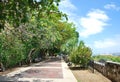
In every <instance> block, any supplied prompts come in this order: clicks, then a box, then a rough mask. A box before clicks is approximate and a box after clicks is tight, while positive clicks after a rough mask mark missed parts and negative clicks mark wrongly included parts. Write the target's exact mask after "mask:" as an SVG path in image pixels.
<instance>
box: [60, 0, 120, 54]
mask: <svg viewBox="0 0 120 82" xmlns="http://www.w3.org/2000/svg"><path fill="white" fill-rule="evenodd" d="M59 9H60V10H61V11H62V12H64V13H66V14H67V15H68V18H69V22H73V23H74V24H75V25H76V30H77V31H78V32H79V40H83V41H84V42H85V44H86V45H87V46H89V47H90V48H91V49H92V51H93V54H95V55H96V54H103V53H104V54H109V53H116V52H120V21H119V20H120V0H61V2H60V5H59Z"/></svg>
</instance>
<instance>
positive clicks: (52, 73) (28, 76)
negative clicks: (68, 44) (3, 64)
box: [0, 58, 77, 82]
mask: <svg viewBox="0 0 120 82" xmlns="http://www.w3.org/2000/svg"><path fill="white" fill-rule="evenodd" d="M6 81H7V82H8V81H10V82H77V80H76V79H75V77H74V75H73V74H72V72H71V71H70V70H69V68H68V66H67V64H66V63H65V62H64V61H63V60H60V59H58V58H52V59H49V60H47V61H44V62H39V63H36V64H34V65H32V66H30V67H25V68H20V69H19V70H17V71H14V72H11V73H9V74H7V75H4V76H1V77H0V82H6Z"/></svg>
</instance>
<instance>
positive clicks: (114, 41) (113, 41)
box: [91, 35, 120, 53]
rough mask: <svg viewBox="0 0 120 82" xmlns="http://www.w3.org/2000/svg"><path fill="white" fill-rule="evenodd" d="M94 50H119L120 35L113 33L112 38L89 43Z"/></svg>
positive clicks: (99, 51) (108, 51)
mask: <svg viewBox="0 0 120 82" xmlns="http://www.w3.org/2000/svg"><path fill="white" fill-rule="evenodd" d="M91 46H92V48H93V51H94V52H97V53H114V52H120V35H115V36H113V37H112V38H106V39H103V40H98V41H94V43H93V45H91Z"/></svg>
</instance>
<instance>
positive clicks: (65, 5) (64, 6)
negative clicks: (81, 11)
mask: <svg viewBox="0 0 120 82" xmlns="http://www.w3.org/2000/svg"><path fill="white" fill-rule="evenodd" d="M59 9H60V10H61V11H62V12H63V13H66V14H67V15H68V19H69V22H73V23H74V24H75V25H76V26H78V25H79V22H78V21H79V18H80V17H79V16H78V15H77V14H76V13H75V12H76V10H77V7H76V6H75V5H74V4H72V2H71V1H70V0H62V1H61V2H60V5H59Z"/></svg>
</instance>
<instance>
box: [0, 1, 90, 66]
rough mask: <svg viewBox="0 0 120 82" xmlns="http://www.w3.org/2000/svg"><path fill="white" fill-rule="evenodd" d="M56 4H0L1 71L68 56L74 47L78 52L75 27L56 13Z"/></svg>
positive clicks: (23, 2)
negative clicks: (56, 56) (56, 55)
mask: <svg viewBox="0 0 120 82" xmlns="http://www.w3.org/2000/svg"><path fill="white" fill-rule="evenodd" d="M59 2H60V0H1V1H0V11H1V12H0V63H1V64H3V65H4V67H13V66H15V65H18V64H20V65H21V64H30V63H31V62H32V61H33V60H34V59H35V58H37V57H41V58H44V57H45V56H46V55H54V54H56V53H57V54H59V53H64V54H71V53H73V52H72V51H73V50H74V49H75V48H76V47H78V48H77V49H78V50H77V52H79V51H81V49H82V48H81V47H80V45H81V44H80V45H79V46H78V38H79V34H78V32H77V31H76V27H75V25H74V24H73V23H69V22H68V21H67V16H66V14H64V13H62V12H61V11H60V10H59V8H58V5H59ZM63 18H65V19H66V20H63ZM84 50H85V54H86V53H88V54H86V55H85V56H87V55H88V56H90V55H89V54H91V53H89V50H90V49H89V48H88V47H84ZM81 55H82V54H81ZM83 55H84V54H83Z"/></svg>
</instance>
